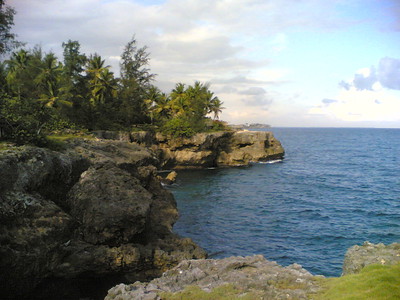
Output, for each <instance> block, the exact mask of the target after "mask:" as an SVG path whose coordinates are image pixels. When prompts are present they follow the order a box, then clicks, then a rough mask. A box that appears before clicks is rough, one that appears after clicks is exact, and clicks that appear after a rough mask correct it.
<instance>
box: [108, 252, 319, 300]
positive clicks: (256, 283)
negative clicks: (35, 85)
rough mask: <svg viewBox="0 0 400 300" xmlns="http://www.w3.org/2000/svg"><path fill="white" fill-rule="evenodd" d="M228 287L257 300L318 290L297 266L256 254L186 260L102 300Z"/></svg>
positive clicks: (297, 296)
mask: <svg viewBox="0 0 400 300" xmlns="http://www.w3.org/2000/svg"><path fill="white" fill-rule="evenodd" d="M227 284H232V285H233V286H235V287H236V288H238V289H240V290H241V291H243V294H245V293H248V292H252V293H253V294H255V295H257V296H258V297H259V299H308V295H309V294H310V293H315V292H317V291H318V290H319V289H320V287H319V286H318V283H317V281H316V280H315V277H314V276H313V275H311V274H310V273H309V272H308V271H306V270H305V269H303V268H302V267H301V266H300V265H297V264H293V265H291V266H288V267H285V268H284V267H281V266H279V265H278V264H277V263H275V262H271V261H268V260H266V259H265V258H264V257H263V256H261V255H255V256H249V257H229V258H225V259H218V260H214V259H206V260H204V259H201V260H185V261H182V262H181V263H180V264H179V265H178V266H177V267H175V268H173V269H171V270H169V271H167V272H165V273H164V274H163V275H162V277H160V278H156V279H154V280H152V281H150V282H148V283H142V282H135V283H134V284H131V285H123V284H120V285H118V286H116V287H114V288H112V289H110V290H109V291H108V295H107V297H106V298H105V300H112V299H121V300H122V299H123V300H128V299H136V300H143V299H161V297H160V294H161V293H162V292H172V293H176V292H180V291H182V290H184V289H185V288H186V287H188V286H193V285H195V286H198V287H200V288H201V289H203V290H204V291H208V292H209V291H211V290H213V289H214V288H216V287H219V286H223V285H227Z"/></svg>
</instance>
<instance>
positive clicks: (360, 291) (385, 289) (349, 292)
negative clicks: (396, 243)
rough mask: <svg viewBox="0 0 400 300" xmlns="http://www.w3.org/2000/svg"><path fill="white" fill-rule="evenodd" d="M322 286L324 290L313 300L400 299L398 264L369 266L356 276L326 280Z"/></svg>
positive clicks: (399, 269)
mask: <svg viewBox="0 0 400 300" xmlns="http://www.w3.org/2000/svg"><path fill="white" fill-rule="evenodd" d="M323 284H324V286H325V289H324V290H323V291H322V292H320V293H319V294H317V295H315V297H313V299H324V300H325V299H326V300H339V299H340V300H345V299H346V300H350V299H354V300H355V299H370V300H383V299H385V300H392V299H393V300H395V299H400V264H397V265H394V266H384V265H370V266H367V267H365V268H364V269H362V270H361V272H360V273H358V274H352V275H345V276H343V277H338V278H328V279H326V280H325V282H324V283H323Z"/></svg>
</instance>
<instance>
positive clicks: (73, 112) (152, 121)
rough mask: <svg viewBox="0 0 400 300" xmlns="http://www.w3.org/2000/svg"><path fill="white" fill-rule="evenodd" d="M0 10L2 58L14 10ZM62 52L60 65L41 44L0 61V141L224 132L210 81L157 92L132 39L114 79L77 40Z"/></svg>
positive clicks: (143, 51)
mask: <svg viewBox="0 0 400 300" xmlns="http://www.w3.org/2000/svg"><path fill="white" fill-rule="evenodd" d="M0 5H1V6H0V8H1V10H0V26H1V29H2V31H1V35H0V41H1V44H0V46H1V48H0V54H1V53H6V52H10V50H12V49H13V47H15V46H17V44H16V42H15V35H13V34H11V33H10V30H11V27H12V25H13V16H14V14H15V12H14V10H13V9H12V8H8V7H5V6H4V2H3V1H2V0H0ZM3 29H4V31H3ZM62 47H63V59H62V60H59V59H58V58H57V57H56V55H55V54H54V53H52V52H49V53H45V52H44V51H43V50H42V49H41V47H35V48H33V49H26V48H24V47H22V45H19V48H18V49H16V50H14V51H13V52H11V55H10V56H9V58H8V59H6V60H5V61H3V62H1V63H0V139H9V140H14V141H16V142H18V143H26V142H30V143H36V144H41V143H45V139H44V134H45V133H47V132H51V131H54V130H63V129H71V128H75V129H88V130H98V129H106V130H121V129H126V130H131V129H132V127H135V126H139V125H146V126H149V127H152V128H154V129H155V130H160V131H163V132H165V133H167V134H170V135H173V136H190V135H192V134H194V133H196V132H200V131H205V130H212V129H214V130H217V129H221V128H223V125H222V123H221V122H219V121H217V119H218V117H219V114H220V113H221V110H222V109H223V107H222V104H223V103H222V101H220V100H219V99H218V97H216V96H215V95H214V93H213V92H211V91H210V89H209V84H206V83H201V82H195V83H194V84H193V85H185V84H183V83H178V84H176V86H175V88H174V89H173V90H172V91H171V92H170V93H164V92H162V91H161V90H160V89H159V88H157V87H156V86H155V85H154V79H155V77H156V75H155V74H153V73H151V71H150V69H149V62H150V54H149V53H148V52H147V47H146V46H144V47H139V46H138V43H137V41H136V39H135V37H133V38H132V39H131V40H130V41H129V42H128V43H127V44H126V46H125V48H124V50H123V53H122V54H121V61H120V76H119V77H116V76H115V74H114V73H113V72H112V70H111V67H110V66H109V65H107V64H106V62H105V59H104V58H103V57H101V55H99V54H97V53H94V54H90V55H86V54H84V53H81V51H80V48H81V47H80V43H79V42H78V41H72V40H68V41H67V42H64V43H62ZM209 115H213V116H214V120H212V119H211V117H209Z"/></svg>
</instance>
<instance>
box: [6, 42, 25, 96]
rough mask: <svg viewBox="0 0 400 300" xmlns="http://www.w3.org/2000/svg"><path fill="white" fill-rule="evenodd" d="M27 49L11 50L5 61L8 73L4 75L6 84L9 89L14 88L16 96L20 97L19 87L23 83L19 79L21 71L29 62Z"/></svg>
mask: <svg viewBox="0 0 400 300" xmlns="http://www.w3.org/2000/svg"><path fill="white" fill-rule="evenodd" d="M29 59H30V57H29V53H28V51H26V50H24V49H21V50H19V51H18V52H13V53H12V55H11V58H10V59H9V60H8V61H6V63H7V65H8V73H7V76H6V81H7V85H8V87H9V89H10V90H13V89H15V88H16V90H14V92H15V93H16V94H17V98H18V99H21V88H22V86H23V85H24V82H23V80H19V77H20V75H21V73H22V72H24V70H25V69H26V68H27V67H28V62H29Z"/></svg>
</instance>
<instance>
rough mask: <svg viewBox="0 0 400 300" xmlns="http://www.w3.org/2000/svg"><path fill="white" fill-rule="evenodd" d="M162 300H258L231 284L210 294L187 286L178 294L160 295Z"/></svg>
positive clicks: (257, 297) (196, 287)
mask: <svg viewBox="0 0 400 300" xmlns="http://www.w3.org/2000/svg"><path fill="white" fill-rule="evenodd" d="M160 297H161V299H163V300H182V299H185V300H234V299H240V300H254V299H260V297H259V296H257V295H256V294H254V293H252V292H244V291H243V290H241V289H239V288H237V287H235V286H233V285H232V284H227V285H222V286H219V287H216V288H215V289H213V290H212V291H211V292H205V291H203V290H202V289H201V288H199V287H198V286H188V287H186V288H185V289H184V290H183V291H181V292H178V293H162V294H161V295H160Z"/></svg>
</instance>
